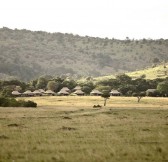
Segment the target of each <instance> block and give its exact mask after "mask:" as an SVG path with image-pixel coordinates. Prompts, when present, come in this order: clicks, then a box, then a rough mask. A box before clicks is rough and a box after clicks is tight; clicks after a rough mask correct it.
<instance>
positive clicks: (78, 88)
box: [73, 86, 82, 91]
mask: <svg viewBox="0 0 168 162" xmlns="http://www.w3.org/2000/svg"><path fill="white" fill-rule="evenodd" d="M81 89H82V88H81V87H80V86H76V87H75V88H74V89H73V90H74V91H76V90H81Z"/></svg>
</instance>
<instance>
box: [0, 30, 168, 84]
mask: <svg viewBox="0 0 168 162" xmlns="http://www.w3.org/2000/svg"><path fill="white" fill-rule="evenodd" d="M167 60H168V40H164V39H159V40H151V39H143V40H130V39H129V38H127V39H126V40H117V39H107V38H106V39H102V38H95V37H88V36H85V37H81V36H78V35H72V34H62V33H47V32H42V31H37V32H32V31H28V30H25V29H24V30H17V29H15V30H11V29H9V28H1V29H0V78H1V79H5V78H12V77H16V78H18V79H22V80H25V81H26V80H31V79H32V78H37V77H38V76H41V75H45V74H47V75H61V74H73V75H85V76H102V75H110V74H116V73H120V72H126V71H134V70H137V69H142V68H145V67H147V66H151V65H152V64H154V63H158V62H162V61H167Z"/></svg>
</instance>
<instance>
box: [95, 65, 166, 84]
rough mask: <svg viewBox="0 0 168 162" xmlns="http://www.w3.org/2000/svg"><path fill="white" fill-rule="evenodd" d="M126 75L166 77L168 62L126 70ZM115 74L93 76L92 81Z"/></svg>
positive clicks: (147, 77)
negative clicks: (135, 69) (130, 70)
mask: <svg viewBox="0 0 168 162" xmlns="http://www.w3.org/2000/svg"><path fill="white" fill-rule="evenodd" d="M125 74H126V75H128V76H130V77H131V78H133V79H137V78H141V77H144V78H145V79H150V80H153V79H157V78H166V77H168V63H164V64H159V65H156V66H154V67H148V68H144V69H142V70H137V71H133V72H127V73H125ZM114 78H116V76H115V75H107V76H102V77H95V78H94V81H100V80H107V79H114Z"/></svg>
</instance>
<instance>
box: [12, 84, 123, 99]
mask: <svg viewBox="0 0 168 162" xmlns="http://www.w3.org/2000/svg"><path fill="white" fill-rule="evenodd" d="M12 95H13V96H23V97H26V96H45V95H48V96H55V95H59V96H68V95H77V96H84V95H85V93H84V92H83V91H82V89H81V87H80V86H76V87H75V88H74V89H73V90H70V89H69V88H68V87H63V88H62V89H61V90H60V91H59V92H58V93H55V92H53V91H52V90H47V91H44V90H43V89H38V90H35V91H33V92H32V91H30V90H27V91H25V92H23V93H20V92H18V91H13V92H12ZM90 95H91V96H101V95H102V92H100V91H99V90H97V89H94V90H92V91H91V92H90ZM110 95H111V96H120V95H121V93H120V92H118V91H117V90H111V92H110Z"/></svg>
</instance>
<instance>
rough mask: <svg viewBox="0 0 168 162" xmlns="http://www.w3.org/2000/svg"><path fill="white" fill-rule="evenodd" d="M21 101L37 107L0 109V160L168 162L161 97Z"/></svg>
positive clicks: (167, 110)
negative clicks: (36, 104)
mask: <svg viewBox="0 0 168 162" xmlns="http://www.w3.org/2000/svg"><path fill="white" fill-rule="evenodd" d="M25 99H27V100H34V101H35V102H37V103H38V108H37V109H26V108H17V109H11V108H5V109H4V108H0V128H1V129H0V146H1V149H0V161H3V162H8V161H17V162H22V161H25V162H29V161H31V162H42V161H45V162H46V161H48V162H49V161H51V162H52V161H53V162H54V161H60V162H74V161H81V162H85V161H88V162H97V161H99V162H116V161H118V162H123V161H124V162H130V161H136V162H142V161H143V162H148V161H153V162H166V161H168V139H167V136H168V120H167V119H168V116H167V114H168V99H167V98H149V97H144V98H143V99H142V101H141V102H140V103H137V101H136V98H135V97H110V99H109V100H108V104H107V106H106V107H105V108H104V107H98V108H93V105H98V104H99V105H103V103H104V100H103V98H102V97H100V96H97V97H94V96H90V97H88V96H79V97H78V96H64V97H61V96H51V97H31V98H25Z"/></svg>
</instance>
